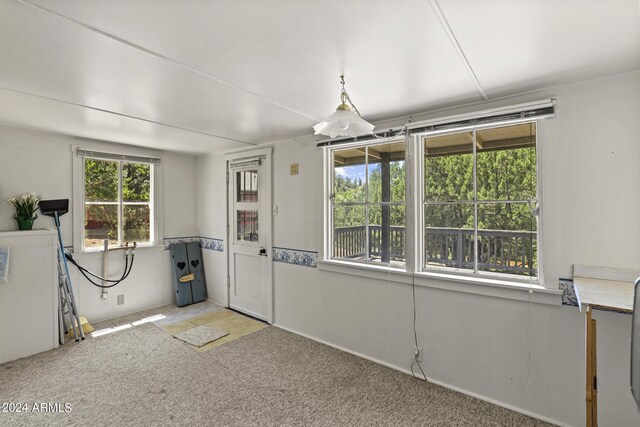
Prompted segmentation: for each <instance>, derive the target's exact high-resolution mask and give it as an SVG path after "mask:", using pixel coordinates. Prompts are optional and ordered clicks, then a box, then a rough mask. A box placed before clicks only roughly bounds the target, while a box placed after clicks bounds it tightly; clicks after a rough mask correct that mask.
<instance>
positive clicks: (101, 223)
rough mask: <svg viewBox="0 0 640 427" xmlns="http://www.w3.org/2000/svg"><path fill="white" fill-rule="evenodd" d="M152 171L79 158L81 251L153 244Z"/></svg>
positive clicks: (137, 164)
mask: <svg viewBox="0 0 640 427" xmlns="http://www.w3.org/2000/svg"><path fill="white" fill-rule="evenodd" d="M153 168H154V166H153V165H152V164H150V163H146V162H134V161H124V160H103V159H98V158H90V157H84V158H83V183H84V186H83V187H84V197H83V205H84V206H83V208H84V224H83V228H82V235H83V236H82V246H83V249H91V248H97V247H103V244H104V243H103V242H104V240H105V239H108V240H109V245H110V246H121V245H123V244H124V243H125V242H131V243H132V242H137V243H142V244H145V243H147V244H151V243H154V238H155V237H154V236H155V233H154V218H153V215H154V209H153V182H154V180H153Z"/></svg>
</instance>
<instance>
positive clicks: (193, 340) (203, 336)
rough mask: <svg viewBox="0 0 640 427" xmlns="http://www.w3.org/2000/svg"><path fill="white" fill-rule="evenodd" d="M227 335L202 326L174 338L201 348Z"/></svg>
mask: <svg viewBox="0 0 640 427" xmlns="http://www.w3.org/2000/svg"><path fill="white" fill-rule="evenodd" d="M227 335H229V333H228V332H225V331H219V330H217V329H213V328H210V327H209V326H203V325H202V326H197V327H195V328H193V329H189V330H188V331H184V332H180V333H179V334H175V335H174V337H176V338H178V339H179V340H182V341H184V342H186V343H189V344H191V345H193V346H195V347H202V346H203V345H205V344H208V343H210V342H211V341H215V340H217V339H220V338H222V337H225V336H227Z"/></svg>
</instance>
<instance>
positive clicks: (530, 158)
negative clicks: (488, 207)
mask: <svg viewBox="0 0 640 427" xmlns="http://www.w3.org/2000/svg"><path fill="white" fill-rule="evenodd" d="M476 139H477V141H478V147H477V160H476V161H477V177H478V187H477V188H478V199H479V200H505V201H506V200H531V199H534V198H535V197H536V148H535V147H536V146H535V142H536V128H535V123H524V124H520V125H517V126H505V127H501V128H493V129H485V130H481V131H478V132H477V133H476Z"/></svg>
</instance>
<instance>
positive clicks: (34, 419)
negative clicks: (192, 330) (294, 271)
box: [0, 324, 546, 426]
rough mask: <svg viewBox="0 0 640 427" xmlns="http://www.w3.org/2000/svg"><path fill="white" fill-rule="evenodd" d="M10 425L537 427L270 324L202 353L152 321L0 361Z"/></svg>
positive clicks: (0, 392)
mask: <svg viewBox="0 0 640 427" xmlns="http://www.w3.org/2000/svg"><path fill="white" fill-rule="evenodd" d="M0 402H24V403H27V404H28V405H29V409H31V408H32V405H33V404H34V403H42V402H51V403H56V402H57V403H60V407H61V409H62V410H64V404H65V403H69V404H70V405H71V409H72V411H71V412H69V413H33V412H27V413H1V412H0V425H3V426H37V425H43V426H44V425H47V426H50V425H65V426H72V425H73V426H107V425H109V426H129V425H132V426H152V425H158V426H163V425H185V426H187V425H193V426H214V425H234V426H249V425H290V426H293V425H319V426H349V425H350V426H356V425H364V426H375V425H388V426H397V425H424V426H539V425H546V424H544V423H542V422H540V421H538V420H535V419H532V418H528V417H526V416H523V415H520V414H518V413H516V412H512V411H509V410H507V409H503V408H500V407H498V406H495V405H492V404H489V403H486V402H483V401H480V400H478V399H474V398H472V397H468V396H465V395H463V394H460V393H457V392H454V391H451V390H448V389H445V388H443V387H439V386H436V385H433V384H429V383H426V382H424V381H420V380H417V379H414V378H412V377H411V376H409V375H406V374H403V373H400V372H397V371H394V370H392V369H389V368H386V367H384V366H380V365H377V364H375V363H372V362H369V361H367V360H364V359H361V358H358V357H355V356H352V355H350V354H347V353H344V352H341V351H339V350H336V349H333V348H330V347H327V346H325V345H322V344H319V343H316V342H314V341H311V340H308V339H306V338H303V337H300V336H297V335H295V334H291V333H288V332H285V331H282V330H280V329H277V328H274V327H267V328H264V329H262V330H260V331H258V332H255V333H252V334H249V335H246V336H244V337H241V338H239V339H236V340H234V341H231V342H229V343H226V344H225V345H223V346H220V347H218V348H215V349H212V350H210V351H207V352H204V353H203V352H197V351H195V350H194V349H193V348H192V347H191V346H190V345H189V344H186V343H184V342H182V341H179V340H177V339H175V338H173V337H172V336H171V335H169V334H168V333H167V332H165V331H163V330H161V329H160V328H158V327H156V326H154V325H152V324H144V325H140V326H136V327H133V328H130V329H126V330H123V331H119V332H116V333H112V334H108V335H104V336H101V337H96V338H93V339H89V340H86V341H85V342H83V343H81V344H79V345H67V346H64V347H62V348H60V349H57V350H52V351H48V352H45V353H41V354H38V355H35V356H32V357H29V358H26V359H21V360H18V361H15V362H9V363H6V364H3V365H0Z"/></svg>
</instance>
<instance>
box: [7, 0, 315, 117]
mask: <svg viewBox="0 0 640 427" xmlns="http://www.w3.org/2000/svg"><path fill="white" fill-rule="evenodd" d="M16 1H17V2H19V3H22V4H24V5H27V6H30V7H32V8H34V9H36V10H40V11H42V12H45V13H48V14H50V15H53V16H56V17H58V18H61V19H64V20H66V21H69V22H71V23H73V24H76V25H79V26H81V27H82V28H85V29H86V30H89V31H92V32H94V33H97V34H99V35H101V36H103V37H106V38H108V39H110V40H113V41H115V42H117V43H120V44H123V45H125V46H128V47H130V48H132V49H134V50H137V51H139V52H142V53H144V54H146V55H149V56H152V57H154V58H157V59H161V60H163V61H167V62H170V63H172V64H174V65H176V66H178V67H180V68H183V69H185V70H188V71H191V72H192V73H195V74H198V75H200V76H202V77H205V78H207V79H210V80H213V81H215V82H218V83H220V84H222V85H225V86H227V87H230V88H232V89H236V90H239V91H241V92H244V93H247V94H249V95H252V96H254V97H256V98H258V99H260V100H262V101H264V102H266V103H269V104H271V105H275V106H276V107H280V108H282V109H285V110H287V111H290V112H292V113H295V114H298V115H300V116H303V117H306V118H307V119H310V120H313V121H314V122H317V121H318V119H317V118H315V117H312V116H310V115H308V114H306V113H303V112H301V111H298V110H295V109H293V108H291V107H287V106H286V105H283V104H280V103H279V102H276V101H273V100H271V99H269V98H267V97H264V96H262V95H259V94H258V93H256V92H253V91H250V90H248V89H245V88H242V87H240V86H238V85H235V84H233V83H230V82H227V81H225V80H222V79H220V78H218V77H215V76H213V75H211V74H207V73H205V72H204V71H200V70H198V69H196V68H193V67H190V66H189V65H186V64H183V63H182V62H179V61H177V60H175V59H172V58H169V57H168V56H165V55H162V54H160V53H158V52H154V51H152V50H149V49H147V48H145V47H142V46H140V45H137V44H135V43H132V42H130V41H128V40H125V39H123V38H120V37H118V36H115V35H113V34H110V33H107V32H106V31H102V30H100V29H98V28H95V27H92V26H90V25H87V24H84V23H82V22H80V21H77V20H75V19H72V18H69V17H66V16H64V15H61V14H59V13H56V12H54V11H52V10H49V9H46V8H44V7H42V6H38V5H36V4H33V3H29V2H28V1H26V0H16Z"/></svg>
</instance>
